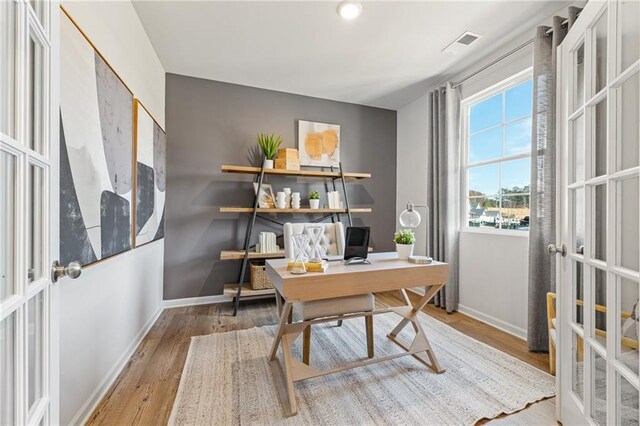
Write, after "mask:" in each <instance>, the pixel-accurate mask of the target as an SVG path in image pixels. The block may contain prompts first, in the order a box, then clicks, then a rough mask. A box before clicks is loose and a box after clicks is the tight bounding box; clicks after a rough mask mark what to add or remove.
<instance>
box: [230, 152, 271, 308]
mask: <svg viewBox="0 0 640 426" xmlns="http://www.w3.org/2000/svg"><path fill="white" fill-rule="evenodd" d="M264 161H265V158H263V159H262V167H261V169H260V177H259V178H258V190H257V191H256V196H255V200H254V201H253V213H252V214H251V220H250V221H249V224H248V225H247V231H246V233H245V235H244V257H243V258H242V266H241V267H240V274H239V275H240V276H239V277H238V292H237V294H236V297H235V300H234V303H233V316H234V317H235V316H236V315H237V314H238V305H240V294H241V293H242V286H243V284H244V274H245V271H246V270H247V262H248V260H249V246H250V245H251V244H250V242H251V232H252V231H253V224H254V223H255V222H256V215H257V213H258V206H259V204H260V190H261V189H262V182H263V180H264Z"/></svg>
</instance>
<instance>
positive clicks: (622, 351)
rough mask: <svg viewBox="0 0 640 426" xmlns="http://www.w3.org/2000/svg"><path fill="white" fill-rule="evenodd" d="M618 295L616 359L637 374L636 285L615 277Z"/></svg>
mask: <svg viewBox="0 0 640 426" xmlns="http://www.w3.org/2000/svg"><path fill="white" fill-rule="evenodd" d="M616 281H617V285H618V292H619V293H618V294H619V296H618V297H619V299H618V300H619V313H618V315H619V316H618V317H619V318H620V321H619V324H620V341H619V342H618V348H617V349H618V350H617V358H618V360H620V361H621V362H622V363H623V364H624V365H625V366H627V367H628V368H629V370H631V371H633V372H634V373H635V374H638V366H639V365H640V359H639V358H638V350H637V344H638V341H639V340H640V330H639V329H638V313H639V312H638V298H639V297H640V292H639V291H638V283H636V282H634V281H631V280H629V279H626V278H622V277H616Z"/></svg>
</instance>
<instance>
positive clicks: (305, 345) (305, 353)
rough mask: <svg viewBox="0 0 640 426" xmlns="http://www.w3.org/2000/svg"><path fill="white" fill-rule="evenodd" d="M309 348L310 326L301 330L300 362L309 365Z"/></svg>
mask: <svg viewBox="0 0 640 426" xmlns="http://www.w3.org/2000/svg"><path fill="white" fill-rule="evenodd" d="M310 350H311V326H310V325H308V326H307V328H305V329H304V331H303V332H302V362H304V363H305V364H307V365H309V352H310Z"/></svg>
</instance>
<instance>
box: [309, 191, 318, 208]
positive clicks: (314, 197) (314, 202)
mask: <svg viewBox="0 0 640 426" xmlns="http://www.w3.org/2000/svg"><path fill="white" fill-rule="evenodd" d="M309 207H311V208H312V209H314V210H315V209H318V208H319V207H320V193H319V192H318V191H311V192H310V193H309Z"/></svg>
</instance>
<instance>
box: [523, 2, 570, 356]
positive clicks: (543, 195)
mask: <svg viewBox="0 0 640 426" xmlns="http://www.w3.org/2000/svg"><path fill="white" fill-rule="evenodd" d="M579 10H580V9H578V8H575V7H571V8H569V25H568V27H571V25H573V23H574V22H575V19H576V18H577V16H578V13H579ZM564 20H565V19H564V18H561V17H559V16H554V17H553V24H552V26H551V29H552V31H553V32H552V33H551V34H550V35H547V30H549V27H546V26H543V27H538V29H537V31H536V36H535V39H534V45H533V46H534V47H533V119H532V137H531V198H530V204H531V205H530V209H531V211H530V216H529V217H530V231H529V312H528V315H529V320H528V326H527V342H528V346H529V350H530V351H548V349H549V335H548V331H547V308H546V297H547V293H548V292H555V290H556V276H555V273H556V269H555V261H556V259H555V256H551V255H549V254H548V253H547V246H548V245H549V244H550V243H552V242H555V240H556V209H555V205H556V173H555V171H556V71H557V48H558V46H559V45H560V43H562V40H564V37H565V36H566V35H567V31H568V28H567V27H563V26H562V22H563V21H564Z"/></svg>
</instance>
